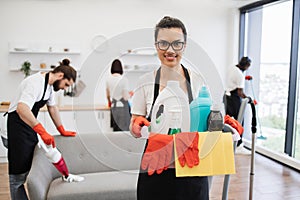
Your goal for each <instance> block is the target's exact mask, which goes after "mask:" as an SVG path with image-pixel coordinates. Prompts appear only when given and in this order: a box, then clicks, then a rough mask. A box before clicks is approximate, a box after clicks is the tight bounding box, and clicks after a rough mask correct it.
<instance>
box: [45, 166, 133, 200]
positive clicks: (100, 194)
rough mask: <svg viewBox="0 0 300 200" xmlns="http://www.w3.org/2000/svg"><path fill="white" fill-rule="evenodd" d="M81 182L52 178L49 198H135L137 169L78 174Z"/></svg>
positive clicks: (71, 199)
mask: <svg viewBox="0 0 300 200" xmlns="http://www.w3.org/2000/svg"><path fill="white" fill-rule="evenodd" d="M80 176H83V177H84V178H85V180H84V181H82V182H78V183H76V182H72V183H66V182H64V181H62V179H61V178H57V179H55V180H53V182H52V183H51V185H50V189H49V192H48V198H47V199H49V200H77V199H80V200H82V199H84V200H102V199H103V200H104V199H105V200H131V199H134V200H135V199H136V186H137V179H138V171H136V170H132V171H126V172H125V171H112V172H103V173H89V174H80Z"/></svg>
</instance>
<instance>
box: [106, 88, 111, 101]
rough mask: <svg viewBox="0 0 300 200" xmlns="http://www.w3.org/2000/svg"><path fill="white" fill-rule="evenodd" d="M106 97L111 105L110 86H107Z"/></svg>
mask: <svg viewBox="0 0 300 200" xmlns="http://www.w3.org/2000/svg"><path fill="white" fill-rule="evenodd" d="M106 98H107V102H108V105H111V100H110V92H109V89H108V88H106Z"/></svg>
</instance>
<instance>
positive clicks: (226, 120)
mask: <svg viewBox="0 0 300 200" xmlns="http://www.w3.org/2000/svg"><path fill="white" fill-rule="evenodd" d="M224 123H225V124H229V125H230V126H231V127H232V128H235V129H236V130H237V132H238V133H239V134H240V135H242V133H243V132H244V128H243V126H242V125H241V124H240V122H238V121H237V120H235V119H234V118H232V117H230V116H229V115H225V117H224Z"/></svg>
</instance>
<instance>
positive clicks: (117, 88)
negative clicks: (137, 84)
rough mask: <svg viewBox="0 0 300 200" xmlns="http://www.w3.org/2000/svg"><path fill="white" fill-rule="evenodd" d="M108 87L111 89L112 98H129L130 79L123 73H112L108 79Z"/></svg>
mask: <svg viewBox="0 0 300 200" xmlns="http://www.w3.org/2000/svg"><path fill="white" fill-rule="evenodd" d="M106 89H108V90H109V92H110V97H111V98H112V99H116V100H120V99H121V98H122V97H123V98H124V99H125V100H128V99H129V87H128V79H127V78H125V77H124V76H122V75H121V74H110V75H109V77H108V78H107V80H106Z"/></svg>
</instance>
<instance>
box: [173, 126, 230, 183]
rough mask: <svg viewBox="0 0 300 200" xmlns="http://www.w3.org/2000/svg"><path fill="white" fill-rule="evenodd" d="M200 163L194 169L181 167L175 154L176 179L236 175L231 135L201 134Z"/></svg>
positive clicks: (219, 133) (217, 132) (221, 133)
mask: <svg viewBox="0 0 300 200" xmlns="http://www.w3.org/2000/svg"><path fill="white" fill-rule="evenodd" d="M174 141H175V140H174ZM198 147H199V156H200V163H199V165H197V166H194V167H193V168H189V167H188V166H186V165H185V166H184V167H181V165H180V163H179V161H178V156H177V152H176V143H175V145H174V152H175V168H176V170H175V171H176V177H183V176H212V175H220V174H234V173H235V164H234V152H233V142H232V135H231V133H223V132H221V131H214V132H200V133H199V146H198Z"/></svg>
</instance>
